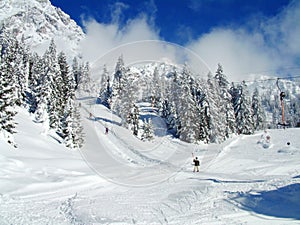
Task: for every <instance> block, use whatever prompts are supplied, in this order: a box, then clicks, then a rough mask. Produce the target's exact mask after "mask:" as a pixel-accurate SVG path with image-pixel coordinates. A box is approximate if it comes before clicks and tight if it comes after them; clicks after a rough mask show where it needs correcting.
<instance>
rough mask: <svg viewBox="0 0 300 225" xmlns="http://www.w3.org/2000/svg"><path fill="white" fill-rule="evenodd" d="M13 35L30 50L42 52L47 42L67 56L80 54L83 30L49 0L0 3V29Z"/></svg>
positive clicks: (21, 0)
mask: <svg viewBox="0 0 300 225" xmlns="http://www.w3.org/2000/svg"><path fill="white" fill-rule="evenodd" d="M4 29H5V30H8V31H10V32H12V33H13V34H14V35H15V36H16V37H17V38H18V39H19V40H20V39H21V38H22V37H23V38H24V41H25V43H26V44H28V46H30V47H31V49H32V50H34V51H36V52H38V53H44V51H45V49H46V48H47V47H48V46H49V43H50V40H51V39H54V41H55V43H56V45H57V47H58V49H59V50H60V51H64V52H65V53H66V54H67V55H68V56H69V57H71V56H75V55H78V54H79V42H80V40H81V39H82V38H84V33H83V31H82V29H81V28H80V27H79V26H78V25H77V24H76V23H75V21H73V20H72V19H71V18H70V16H69V15H67V14H65V13H64V12H63V11H62V10H61V9H59V8H56V7H54V6H53V5H51V2H50V1H49V0H1V2H0V30H4Z"/></svg>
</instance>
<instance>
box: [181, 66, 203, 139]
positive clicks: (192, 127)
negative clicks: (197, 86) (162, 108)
mask: <svg viewBox="0 0 300 225" xmlns="http://www.w3.org/2000/svg"><path fill="white" fill-rule="evenodd" d="M179 79H180V83H181V85H180V86H179V87H180V94H179V96H178V103H177V112H178V115H179V118H180V124H181V127H180V129H179V130H178V134H179V138H180V139H181V140H183V141H186V142H189V143H193V142H195V136H196V134H195V132H196V130H197V120H198V118H197V117H196V102H195V99H194V96H193V95H192V90H193V89H194V87H193V85H194V80H193V78H192V74H191V71H190V70H189V69H188V67H187V65H184V67H183V69H182V73H181V76H180V77H179Z"/></svg>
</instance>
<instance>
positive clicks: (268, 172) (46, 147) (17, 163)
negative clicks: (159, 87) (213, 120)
mask: <svg viewBox="0 0 300 225" xmlns="http://www.w3.org/2000/svg"><path fill="white" fill-rule="evenodd" d="M78 101H79V102H80V103H81V114H82V120H83V121H82V122H83V125H84V133H85V139H86V143H85V145H84V147H83V148H82V149H81V150H80V151H78V150H70V149H67V148H65V147H63V145H62V144H60V143H59V141H60V140H59V137H57V136H56V134H54V133H51V132H47V131H46V130H45V129H44V127H43V126H42V125H41V124H36V123H33V122H32V120H31V118H30V115H29V114H28V113H27V112H26V111H25V110H23V109H20V112H19V114H18V115H17V121H18V124H19V125H18V128H17V129H18V133H17V134H16V136H15V140H16V142H17V143H18V148H17V149H15V148H13V147H11V146H10V145H8V144H7V143H5V142H4V141H3V140H0V224H1V225H2V224H3V225H6V224H14V225H18V224H20V225H21V224H22V225H26V224H38V225H40V224H55V225H56V224H300V201H299V200H300V184H299V181H300V164H299V161H300V140H299V135H300V129H286V130H269V131H268V132H269V134H270V136H271V143H270V146H269V148H263V146H262V144H261V143H260V140H261V135H262V134H263V132H258V133H256V134H255V135H251V136H244V135H241V136H235V137H232V138H231V139H230V140H227V141H226V142H225V143H223V144H220V145H217V144H210V145H204V144H199V145H194V144H187V143H184V142H181V141H178V140H177V139H174V138H172V137H171V136H168V135H166V128H165V126H164V124H163V121H162V120H161V119H160V118H159V117H157V115H155V113H154V112H152V111H151V110H150V109H149V108H148V109H147V107H144V108H143V109H144V111H143V113H144V116H151V118H152V119H153V121H155V122H154V126H155V129H156V131H157V132H156V134H159V135H157V136H156V137H155V139H154V140H153V141H151V142H143V141H140V140H139V139H137V138H136V137H134V136H133V135H131V133H130V131H128V130H127V129H124V128H122V127H121V126H120V119H119V118H118V117H116V116H115V115H113V114H111V112H110V111H109V110H107V109H106V108H104V107H103V106H101V105H96V104H94V103H95V99H94V98H80V99H79V100H78ZM90 113H91V114H92V117H90ZM147 114H148V115H147ZM105 127H108V128H109V132H108V134H105ZM287 142H290V145H287ZM192 152H193V153H194V154H195V155H196V156H198V157H199V159H200V163H201V165H200V172H199V173H193V172H192V170H193V166H192V157H191V153H192Z"/></svg>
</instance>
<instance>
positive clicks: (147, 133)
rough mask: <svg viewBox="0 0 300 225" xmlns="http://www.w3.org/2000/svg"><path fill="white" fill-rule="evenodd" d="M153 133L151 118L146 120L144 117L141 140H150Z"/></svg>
mask: <svg viewBox="0 0 300 225" xmlns="http://www.w3.org/2000/svg"><path fill="white" fill-rule="evenodd" d="M153 134H154V130H153V125H152V120H151V118H149V119H148V121H147V120H146V119H144V124H143V134H142V140H148V141H151V140H152V139H153Z"/></svg>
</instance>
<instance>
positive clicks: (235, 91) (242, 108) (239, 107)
mask: <svg viewBox="0 0 300 225" xmlns="http://www.w3.org/2000/svg"><path fill="white" fill-rule="evenodd" d="M230 92H231V96H232V104H233V108H234V113H235V121H236V129H237V132H238V133H239V134H253V132H254V124H253V118H252V114H253V113H252V109H251V100H250V97H249V93H248V90H247V86H246V83H245V82H244V81H243V82H242V83H241V84H238V85H237V87H235V85H234V84H232V87H231V90H230Z"/></svg>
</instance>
